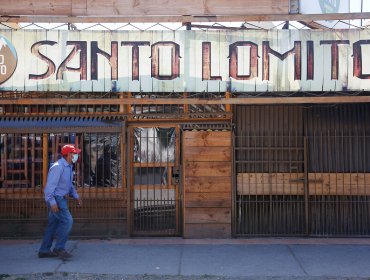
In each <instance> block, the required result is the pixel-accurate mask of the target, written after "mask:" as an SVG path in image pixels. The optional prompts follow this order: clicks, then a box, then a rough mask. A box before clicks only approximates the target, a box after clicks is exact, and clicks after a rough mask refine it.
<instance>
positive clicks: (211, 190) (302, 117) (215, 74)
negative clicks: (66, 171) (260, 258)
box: [0, 30, 370, 238]
mask: <svg viewBox="0 0 370 280" xmlns="http://www.w3.org/2000/svg"><path fill="white" fill-rule="evenodd" d="M369 60H370V35H369V33H368V32H367V31H366V30H336V31H328V30H269V31H260V30H258V31H254V30H245V31H192V30H186V31H185V30H184V31H70V30H69V31H63V30H49V31H47V30H1V31H0V237H5V238H9V237H11V238H14V237H16V238H18V237H32V236H41V235H42V230H43V228H44V226H45V223H46V221H47V209H46V206H45V203H44V199H43V188H44V186H45V183H46V178H47V173H48V168H49V166H50V165H51V164H52V163H53V162H55V161H56V160H57V159H58V158H59V157H60V148H61V147H62V146H63V145H64V144H67V143H72V144H75V145H76V146H77V147H78V148H80V149H81V150H82V154H81V160H80V161H79V162H78V163H77V164H75V169H74V170H75V173H74V183H75V185H76V188H77V191H78V193H79V194H80V196H81V197H82V199H83V201H84V203H83V207H77V205H76V204H75V202H74V201H72V200H70V202H69V203H70V207H71V211H72V214H73V216H74V227H73V230H72V235H73V236H76V237H88V238H92V237H131V236H181V237H184V238H230V237H249V236H330V237H332V236H368V235H370V94H369V90H370V66H369V65H370V64H369V63H368V61H369Z"/></svg>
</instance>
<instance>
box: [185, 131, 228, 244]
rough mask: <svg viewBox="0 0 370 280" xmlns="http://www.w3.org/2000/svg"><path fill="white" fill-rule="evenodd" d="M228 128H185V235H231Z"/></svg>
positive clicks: (209, 236)
mask: <svg viewBox="0 0 370 280" xmlns="http://www.w3.org/2000/svg"><path fill="white" fill-rule="evenodd" d="M231 143H232V141H231V132H230V131H185V132H184V133H183V137H182V155H183V163H184V164H183V166H184V167H183V169H184V170H183V176H184V178H183V179H184V204H183V205H184V212H183V213H184V225H183V226H184V227H183V230H184V233H183V235H184V238H216V237H217V238H228V237H231V205H232V203H231V196H232V192H231V189H232V188H231V186H232V177H231V175H232V169H231V167H232V153H231V151H232V147H231Z"/></svg>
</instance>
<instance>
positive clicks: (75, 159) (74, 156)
mask: <svg viewBox="0 0 370 280" xmlns="http://www.w3.org/2000/svg"><path fill="white" fill-rule="evenodd" d="M77 160H78V154H73V157H72V162H73V163H76V162H77Z"/></svg>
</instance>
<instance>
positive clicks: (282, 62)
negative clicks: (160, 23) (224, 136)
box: [0, 30, 370, 93]
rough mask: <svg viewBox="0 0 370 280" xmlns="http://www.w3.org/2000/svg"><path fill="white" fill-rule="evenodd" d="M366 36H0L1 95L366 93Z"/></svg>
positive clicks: (369, 80) (369, 83)
mask: <svg viewBox="0 0 370 280" xmlns="http://www.w3.org/2000/svg"><path fill="white" fill-rule="evenodd" d="M369 62H370V34H369V33H368V32H367V31H360V30H345V31H335V32H333V31H312V30H274V31H236V32H225V31H213V32H211V31H208V32H205V31H146V32H141V31H137V32H136V31H106V32H105V31H44V30H41V31H27V30H24V31H22V30H21V31H10V30H9V31H1V32H0V90H1V91H85V92H90V91H114V92H127V91H130V92H168V93H171V92H225V91H232V92H267V91H268V92H287V91H288V92H296V91H303V92H304V91H319V92H327V91H360V90H370V63H369Z"/></svg>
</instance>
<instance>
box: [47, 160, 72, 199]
mask: <svg viewBox="0 0 370 280" xmlns="http://www.w3.org/2000/svg"><path fill="white" fill-rule="evenodd" d="M72 181H73V165H72V164H69V163H68V162H67V161H66V160H65V159H64V158H61V159H59V160H58V161H57V162H55V163H54V164H53V165H52V166H51V167H50V169H49V174H48V180H47V182H46V186H45V190H44V194H45V201H46V202H47V203H49V204H50V205H55V204H56V201H55V198H54V197H55V196H65V195H69V196H72V197H73V198H75V199H78V194H77V192H76V189H75V187H74V185H73V183H72Z"/></svg>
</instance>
